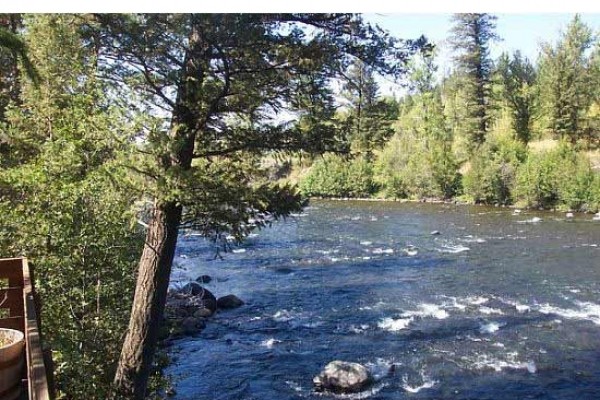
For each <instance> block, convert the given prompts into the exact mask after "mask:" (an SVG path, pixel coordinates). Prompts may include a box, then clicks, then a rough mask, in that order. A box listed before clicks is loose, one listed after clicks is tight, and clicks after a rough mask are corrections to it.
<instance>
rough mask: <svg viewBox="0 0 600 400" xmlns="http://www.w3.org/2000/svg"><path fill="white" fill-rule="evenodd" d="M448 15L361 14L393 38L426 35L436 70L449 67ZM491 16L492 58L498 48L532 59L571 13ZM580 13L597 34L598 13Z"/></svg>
mask: <svg viewBox="0 0 600 400" xmlns="http://www.w3.org/2000/svg"><path fill="white" fill-rule="evenodd" d="M451 15H452V14H442V13H437V14H416V13H415V14H375V13H367V14H365V15H364V17H365V19H366V20H367V21H369V22H373V23H376V24H378V25H380V26H381V27H382V28H384V29H386V30H388V31H389V32H390V33H392V34H393V35H394V36H396V37H400V38H403V39H410V38H417V37H419V36H420V35H425V36H427V37H428V38H429V39H430V41H432V42H433V43H435V44H436V45H437V46H438V59H437V62H438V65H439V67H440V72H444V71H446V70H448V69H449V68H450V67H451V66H452V61H451V52H450V49H449V48H448V44H447V41H446V40H447V38H448V36H449V30H450V28H451V26H452V24H451V22H450V17H451ZM495 15H496V16H497V17H498V20H497V21H496V27H497V28H496V32H497V34H498V35H499V36H500V37H501V38H502V39H503V40H502V41H500V42H496V43H494V44H493V45H492V46H491V48H490V51H491V53H492V57H494V58H495V57H497V56H498V55H500V53H502V51H509V52H513V51H514V50H520V51H521V53H523V55H525V56H526V57H528V58H529V59H530V60H532V61H535V60H536V59H537V56H538V52H539V48H540V43H542V42H548V41H550V42H555V41H556V40H558V38H559V35H560V31H561V30H564V29H565V28H566V26H567V25H568V24H569V22H570V21H571V19H572V18H573V16H574V15H575V14H572V13H553V14H525V13H522V14H517V13H511V14H508V13H505V14H495ZM580 15H581V18H582V20H583V22H584V23H585V24H587V25H588V26H589V27H591V28H592V29H593V30H594V32H595V33H596V34H600V13H598V14H592V13H582V14H580ZM382 86H384V85H382ZM385 86H387V85H385ZM390 91H396V92H398V90H397V89H396V90H394V89H392V88H388V87H382V92H383V93H385V94H388V93H389V92H390Z"/></svg>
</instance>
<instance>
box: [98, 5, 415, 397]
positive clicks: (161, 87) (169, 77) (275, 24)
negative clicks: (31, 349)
mask: <svg viewBox="0 0 600 400" xmlns="http://www.w3.org/2000/svg"><path fill="white" fill-rule="evenodd" d="M98 22H99V24H98V25H99V29H98V34H97V35H95V37H98V38H100V39H101V40H102V43H101V52H100V54H101V55H102V57H103V58H104V62H103V63H102V65H103V66H104V68H105V76H107V77H109V78H111V79H112V80H113V81H119V82H121V85H119V87H121V88H123V87H126V88H130V89H133V90H135V91H136V92H137V93H138V94H139V96H140V98H141V99H145V100H146V101H147V104H148V105H149V106H150V108H149V109H150V110H151V109H152V108H153V109H156V108H159V107H160V108H162V109H164V110H166V113H168V117H167V118H166V120H165V123H164V124H162V125H161V126H160V127H159V128H160V129H156V130H154V131H150V132H149V134H148V135H147V136H146V137H145V140H146V142H147V149H146V152H149V153H152V154H153V159H152V163H150V164H149V165H148V167H147V169H146V171H145V173H146V175H148V176H153V177H154V180H153V182H154V191H153V192H152V193H151V195H152V197H153V205H154V206H153V211H152V216H151V219H150V221H149V226H148V229H147V234H146V245H145V246H144V249H143V254H142V256H141V258H140V262H139V268H138V280H137V286H136V294H135V299H134V305H133V308H132V314H131V320H130V324H129V330H128V332H127V336H126V338H125V342H124V345H123V351H122V353H121V359H120V363H119V368H118V371H117V374H116V378H115V384H116V387H117V389H118V391H119V395H121V396H125V397H129V398H135V399H142V398H144V396H145V391H146V383H147V379H148V374H149V371H150V366H151V363H152V359H153V355H154V348H155V345H156V340H157V334H158V327H159V324H160V321H161V318H162V313H163V308H164V304H165V300H166V294H167V288H168V282H169V275H170V271H171V265H172V260H173V255H174V251H175V246H176V242H177V233H178V229H179V228H180V227H181V226H182V225H186V226H190V227H193V228H196V229H198V230H199V231H200V232H202V233H204V234H205V235H207V236H211V237H220V236H221V235H224V234H226V233H232V234H233V235H235V236H236V237H238V238H241V237H242V236H243V235H244V234H245V233H247V232H248V229H250V224H249V221H250V220H251V219H252V220H253V222H254V225H259V226H261V225H262V226H264V225H266V224H267V223H269V222H270V221H271V220H272V219H273V218H278V217H280V216H285V215H287V214H288V213H290V212H292V211H293V210H298V209H299V208H300V206H301V205H302V201H301V198H300V196H299V195H298V194H297V192H296V191H295V190H294V189H292V188H290V187H279V186H275V185H273V184H272V183H271V182H261V180H260V179H258V176H259V174H257V171H258V169H259V165H258V162H257V156H259V155H261V154H263V153H264V152H265V151H292V150H305V151H323V150H327V149H328V148H331V146H333V145H336V133H337V132H336V130H335V129H334V127H333V125H332V123H331V116H333V112H334V104H333V92H332V89H331V88H330V86H329V85H327V83H328V82H329V81H330V80H331V79H333V78H341V71H346V70H347V68H348V66H349V64H350V62H351V61H352V60H354V59H356V58H359V59H361V60H362V61H364V62H365V63H366V64H367V65H369V66H370V67H372V68H374V69H375V70H377V71H380V72H383V73H388V74H395V75H398V74H400V73H402V72H404V69H405V65H404V64H405V61H406V59H407V57H408V53H409V51H410V50H411V49H412V48H413V47H414V46H415V45H416V44H419V43H406V42H399V41H396V40H394V39H393V38H391V37H389V36H388V35H387V34H385V33H384V32H383V31H381V30H380V29H378V28H376V27H372V26H370V25H367V24H365V23H364V22H363V21H362V20H361V18H360V17H357V16H353V15H346V14H285V15H282V14H266V15H248V14H246V15H235V14H228V15H215V14H213V15H206V14H205V15H197V14H191V15H189V14H188V15H100V16H98ZM307 28H309V29H310V32H308V29H307ZM389 60H393V61H392V62H389ZM132 105H135V104H132ZM138 105H139V103H138ZM282 109H287V110H288V112H291V113H295V114H296V115H297V119H296V120H295V121H294V122H292V123H290V122H282V121H281V120H279V119H278V118H276V117H275V116H276V115H277V113H278V112H279V111H280V110H282ZM163 115H164V114H163Z"/></svg>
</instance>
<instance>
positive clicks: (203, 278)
mask: <svg viewBox="0 0 600 400" xmlns="http://www.w3.org/2000/svg"><path fill="white" fill-rule="evenodd" d="M211 281H212V277H211V276H210V275H200V276H199V277H197V278H196V282H198V283H210V282H211Z"/></svg>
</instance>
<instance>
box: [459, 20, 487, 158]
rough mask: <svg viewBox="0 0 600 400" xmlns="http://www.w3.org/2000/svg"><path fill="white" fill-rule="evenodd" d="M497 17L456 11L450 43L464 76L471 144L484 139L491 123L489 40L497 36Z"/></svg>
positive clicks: (474, 144) (477, 144)
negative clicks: (489, 108) (457, 12)
mask: <svg viewBox="0 0 600 400" xmlns="http://www.w3.org/2000/svg"><path fill="white" fill-rule="evenodd" d="M495 21H496V17H495V16H493V15H490V14H455V15H454V16H453V17H452V22H453V23H454V26H453V28H452V36H451V37H450V43H451V45H452V48H453V49H454V51H455V52H457V55H456V56H455V61H456V62H457V65H458V69H459V71H460V72H461V73H462V74H463V77H464V89H465V93H466V101H467V104H466V107H467V117H468V118H467V121H466V126H467V132H468V134H469V135H470V141H471V145H472V146H475V147H476V146H479V145H481V144H482V143H483V142H484V141H485V135H486V132H487V131H488V128H489V125H490V114H489V112H488V107H489V104H490V93H491V92H490V91H491V88H490V77H491V69H492V61H491V59H490V55H489V45H490V42H492V41H494V40H497V39H498V36H497V35H496V33H495V32H494V30H495V29H496V22H495Z"/></svg>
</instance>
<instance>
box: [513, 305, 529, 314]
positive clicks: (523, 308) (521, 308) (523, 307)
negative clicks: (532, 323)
mask: <svg viewBox="0 0 600 400" xmlns="http://www.w3.org/2000/svg"><path fill="white" fill-rule="evenodd" d="M515 308H516V309H517V311H518V312H520V313H526V312H529V311H531V307H530V306H527V305H525V304H519V303H516V304H515Z"/></svg>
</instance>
